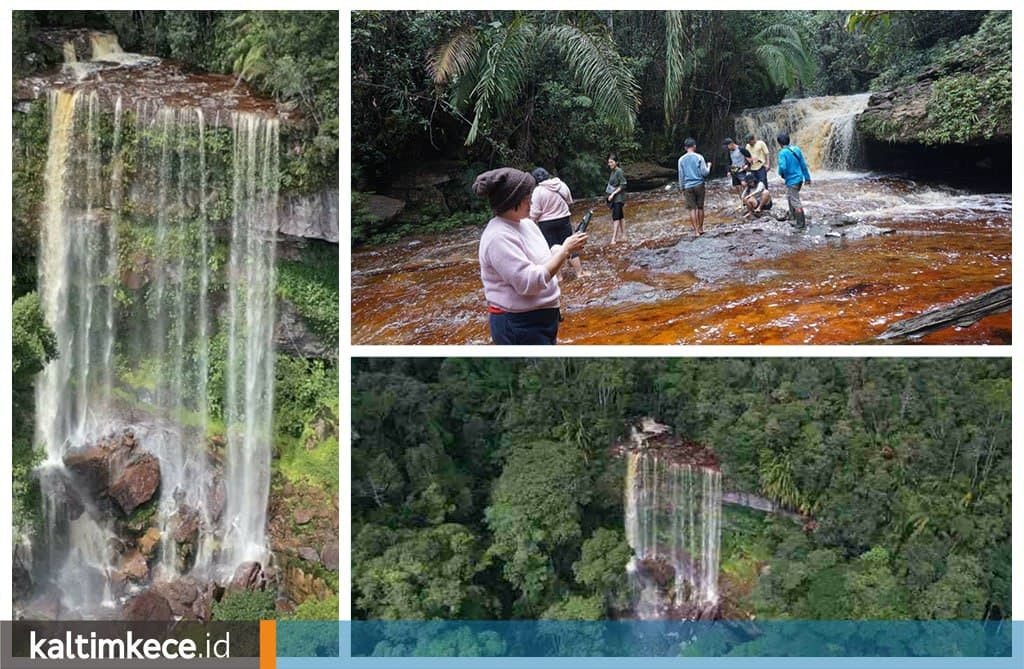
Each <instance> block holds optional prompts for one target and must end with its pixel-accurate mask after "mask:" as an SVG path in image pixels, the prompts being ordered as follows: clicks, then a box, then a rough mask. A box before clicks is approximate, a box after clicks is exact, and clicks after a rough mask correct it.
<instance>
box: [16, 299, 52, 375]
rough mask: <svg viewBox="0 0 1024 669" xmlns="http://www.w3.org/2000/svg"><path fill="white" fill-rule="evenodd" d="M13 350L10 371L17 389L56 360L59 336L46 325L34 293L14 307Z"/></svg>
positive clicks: (18, 301)
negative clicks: (48, 363)
mask: <svg viewBox="0 0 1024 669" xmlns="http://www.w3.org/2000/svg"><path fill="white" fill-rule="evenodd" d="M11 348H12V351H11V371H12V372H13V375H14V386H15V388H18V389H21V388H23V387H25V386H27V385H28V384H29V383H30V382H31V380H32V378H33V377H35V375H36V374H37V373H38V372H41V371H42V370H43V367H44V366H45V365H46V363H47V362H49V361H50V360H53V359H54V358H56V357H57V353H58V352H57V336H56V335H55V334H54V333H53V330H51V329H50V327H49V326H48V325H47V324H46V320H45V319H44V317H43V308H42V305H41V304H40V302H39V296H38V295H36V294H35V293H27V294H25V295H22V296H21V297H19V298H18V299H16V300H15V301H14V304H13V305H12V306H11Z"/></svg>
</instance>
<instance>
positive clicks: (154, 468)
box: [109, 453, 160, 515]
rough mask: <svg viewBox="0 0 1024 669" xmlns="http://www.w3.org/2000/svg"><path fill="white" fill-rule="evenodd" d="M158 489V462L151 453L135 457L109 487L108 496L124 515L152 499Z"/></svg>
mask: <svg viewBox="0 0 1024 669" xmlns="http://www.w3.org/2000/svg"><path fill="white" fill-rule="evenodd" d="M159 487H160V461H159V460H157V458H156V456H154V455H153V454H151V453H143V454H140V455H138V456H136V457H135V458H134V459H133V460H132V461H131V462H130V463H129V464H128V465H127V466H125V468H124V469H123V470H122V471H121V473H120V475H118V476H117V478H116V479H115V480H114V482H113V483H112V484H111V486H110V491H109V494H110V496H111V497H112V498H113V499H114V501H115V502H117V504H118V506H120V507H121V510H122V511H123V512H124V513H125V515H129V514H131V512H132V511H134V510H135V508H136V507H138V506H140V505H142V504H145V503H146V502H148V501H149V500H151V499H152V498H153V495H155V494H156V491H157V489H158V488H159Z"/></svg>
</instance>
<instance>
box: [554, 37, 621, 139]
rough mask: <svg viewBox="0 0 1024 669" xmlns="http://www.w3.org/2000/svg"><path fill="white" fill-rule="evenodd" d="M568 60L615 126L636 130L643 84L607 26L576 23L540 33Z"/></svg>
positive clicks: (586, 91) (582, 85)
mask: <svg viewBox="0 0 1024 669" xmlns="http://www.w3.org/2000/svg"><path fill="white" fill-rule="evenodd" d="M539 41H540V42H541V44H543V45H551V46H553V47H554V48H555V49H556V50H557V51H558V53H559V54H560V55H561V56H562V58H563V60H564V61H565V64H566V66H567V67H568V69H569V72H570V73H571V74H572V76H573V78H574V79H575V80H576V83H577V84H578V85H579V86H580V88H581V89H582V91H583V93H584V94H586V95H587V96H588V97H590V98H591V99H592V100H593V101H594V109H595V110H596V111H597V113H598V114H599V115H601V116H602V117H604V118H605V119H606V120H607V121H608V122H609V123H610V124H611V125H612V126H613V127H615V128H617V129H619V130H622V131H624V132H632V130H633V128H634V127H635V125H636V115H637V110H638V109H639V107H640V86H639V85H638V84H637V82H636V78H635V77H634V76H633V73H632V72H631V71H630V69H629V67H628V66H627V64H626V61H625V60H624V59H623V58H622V57H621V56H620V55H619V53H618V50H617V49H616V48H615V43H614V42H613V41H612V38H611V35H609V34H608V32H607V29H606V28H604V27H603V26H601V27H595V29H594V31H593V32H587V31H584V30H581V29H580V28H577V27H576V26H572V25H567V24H563V25H555V26H551V27H549V28H546V29H545V30H544V31H543V32H542V33H541V34H540V36H539Z"/></svg>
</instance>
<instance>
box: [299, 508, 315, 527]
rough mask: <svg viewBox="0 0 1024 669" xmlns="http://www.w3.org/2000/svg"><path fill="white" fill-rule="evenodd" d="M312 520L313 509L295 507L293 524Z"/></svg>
mask: <svg viewBox="0 0 1024 669" xmlns="http://www.w3.org/2000/svg"><path fill="white" fill-rule="evenodd" d="M311 520H313V511H312V510H310V509H296V510H295V524H296V525H305V524H306V523H308V522H309V521H311Z"/></svg>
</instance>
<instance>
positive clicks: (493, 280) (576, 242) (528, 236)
mask: <svg viewBox="0 0 1024 669" xmlns="http://www.w3.org/2000/svg"><path fill="white" fill-rule="evenodd" d="M536 185H537V182H536V180H535V179H534V178H533V176H531V175H530V174H527V173H526V172H522V171H520V170H517V169H513V168H510V167H503V168H501V169H497V170H490V171H488V172H484V173H483V174H481V175H479V176H478V177H477V178H476V180H475V181H474V182H473V192H474V193H476V194H477V195H478V196H480V197H485V198H487V201H488V202H489V203H490V205H491V209H492V210H493V211H494V218H492V219H491V220H490V221H489V222H488V223H487V227H486V228H484V232H483V234H482V235H481V236H480V249H479V258H480V279H481V280H482V281H483V284H484V296H485V297H486V298H487V304H488V312H489V313H490V329H491V340H492V341H493V342H494V343H495V344H554V343H556V341H557V339H558V322H559V320H561V315H560V312H559V304H560V302H559V299H560V297H561V291H560V290H559V287H558V276H557V275H558V270H559V269H561V267H562V265H563V264H564V263H565V261H566V259H568V257H569V256H570V255H571V254H572V253H573V252H574V251H577V250H579V249H581V248H583V246H584V244H586V242H587V235H586V233H576V234H573V235H569V237H567V238H566V240H565V242H564V243H562V244H561V245H556V246H554V247H551V248H549V247H548V244H547V242H546V241H545V240H544V236H543V235H542V234H541V232H540V229H539V228H538V227H537V226H536V225H535V224H534V223H533V221H531V220H530V219H529V218H528V216H529V214H530V203H531V200H532V199H533V189H534V188H535V187H536Z"/></svg>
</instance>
